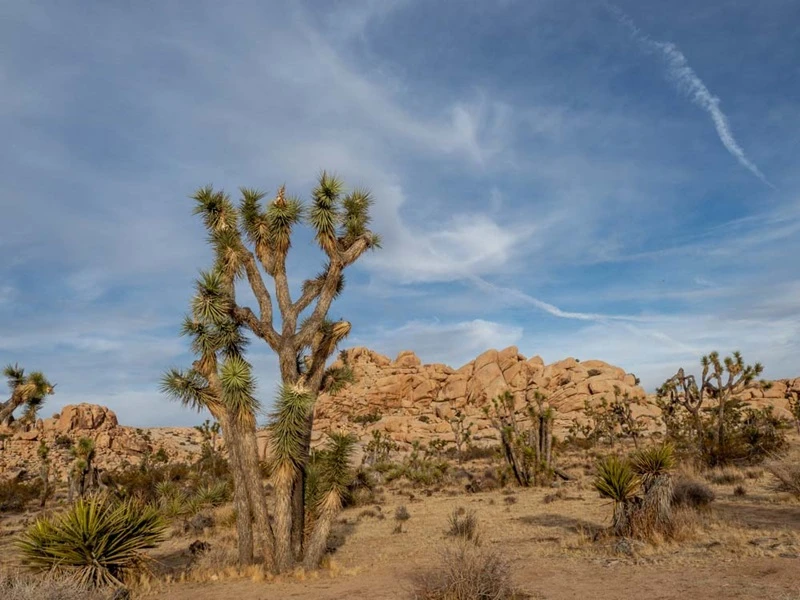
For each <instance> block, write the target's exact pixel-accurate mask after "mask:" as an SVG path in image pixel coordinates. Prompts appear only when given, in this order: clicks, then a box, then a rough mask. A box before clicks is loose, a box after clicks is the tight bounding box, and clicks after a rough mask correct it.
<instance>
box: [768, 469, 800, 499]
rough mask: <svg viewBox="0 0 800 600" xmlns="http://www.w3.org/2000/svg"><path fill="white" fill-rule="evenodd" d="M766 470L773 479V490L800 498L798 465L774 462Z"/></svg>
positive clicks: (799, 470) (799, 471)
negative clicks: (774, 482)
mask: <svg viewBox="0 0 800 600" xmlns="http://www.w3.org/2000/svg"><path fill="white" fill-rule="evenodd" d="M767 470H768V471H769V472H770V473H771V474H772V476H773V477H774V478H775V481H776V484H775V489H776V490H777V491H779V492H788V493H790V494H792V495H794V496H795V497H797V498H800V465H798V464H796V463H790V462H774V463H772V464H770V465H769V466H768V467H767Z"/></svg>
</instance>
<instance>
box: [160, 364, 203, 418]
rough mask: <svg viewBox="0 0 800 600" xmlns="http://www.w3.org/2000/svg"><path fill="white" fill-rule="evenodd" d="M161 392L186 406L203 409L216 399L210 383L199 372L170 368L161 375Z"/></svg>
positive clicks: (198, 409) (197, 409)
mask: <svg viewBox="0 0 800 600" xmlns="http://www.w3.org/2000/svg"><path fill="white" fill-rule="evenodd" d="M161 393H163V394H166V395H168V396H170V397H172V398H173V399H174V400H177V401H179V402H180V403H182V404H183V405H184V406H187V407H189V408H191V409H193V410H196V411H198V412H199V411H201V410H204V409H206V408H208V404H209V402H212V401H214V400H215V399H214V397H213V396H212V395H211V393H210V391H209V389H208V383H207V382H206V380H205V379H204V378H203V377H202V376H201V375H200V374H199V373H197V372H195V371H192V370H189V371H180V370H178V369H170V370H169V371H167V372H166V373H165V374H164V375H163V376H162V377H161Z"/></svg>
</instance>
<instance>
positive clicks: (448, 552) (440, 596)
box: [412, 543, 521, 600]
mask: <svg viewBox="0 0 800 600" xmlns="http://www.w3.org/2000/svg"><path fill="white" fill-rule="evenodd" d="M412 597H413V598H414V599H415V600H513V599H514V598H518V597H520V598H521V596H518V595H517V592H516V590H515V588H514V584H513V579H512V577H511V566H510V564H509V563H508V561H507V560H506V559H505V558H503V557H502V556H501V555H500V554H499V553H498V552H497V551H496V550H491V549H486V548H480V547H477V546H475V544H471V543H461V544H458V545H457V546H456V547H454V548H453V547H448V548H446V549H445V550H443V551H442V553H441V555H440V558H439V563H438V564H437V565H435V566H434V567H433V568H431V569H430V570H428V571H426V572H423V573H420V574H419V575H417V576H416V577H415V578H414V590H413V595H412Z"/></svg>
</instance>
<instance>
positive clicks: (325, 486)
mask: <svg viewBox="0 0 800 600" xmlns="http://www.w3.org/2000/svg"><path fill="white" fill-rule="evenodd" d="M355 443H356V437H355V436H354V435H353V434H344V433H331V434H329V436H328V444H327V447H326V448H325V451H324V452H323V453H322V455H321V457H320V460H319V461H318V462H317V464H318V467H317V469H318V470H317V482H316V486H317V493H316V494H315V495H316V506H315V507H314V508H315V512H316V521H315V522H314V529H313V531H312V532H311V538H310V539H309V542H308V545H307V546H306V553H305V558H304V563H305V566H306V568H308V569H315V568H317V567H318V566H319V563H320V561H321V560H322V556H323V554H324V553H325V546H326V542H327V540H328V534H329V533H330V531H331V525H332V523H333V519H334V518H335V517H336V515H337V514H339V511H341V510H342V504H343V503H344V499H345V497H346V496H347V494H348V492H349V488H350V484H351V483H352V481H353V471H352V468H351V466H350V462H351V460H352V458H353V449H354V448H355Z"/></svg>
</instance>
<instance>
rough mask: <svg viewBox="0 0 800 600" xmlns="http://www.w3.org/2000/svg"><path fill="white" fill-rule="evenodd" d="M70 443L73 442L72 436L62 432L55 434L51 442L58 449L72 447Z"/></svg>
mask: <svg viewBox="0 0 800 600" xmlns="http://www.w3.org/2000/svg"><path fill="white" fill-rule="evenodd" d="M72 444H73V442H72V438H71V437H69V436H68V435H65V434H63V433H59V434H58V435H57V436H56V439H55V441H54V442H53V445H54V446H55V447H56V448H58V449H59V450H69V449H70V448H72Z"/></svg>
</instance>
